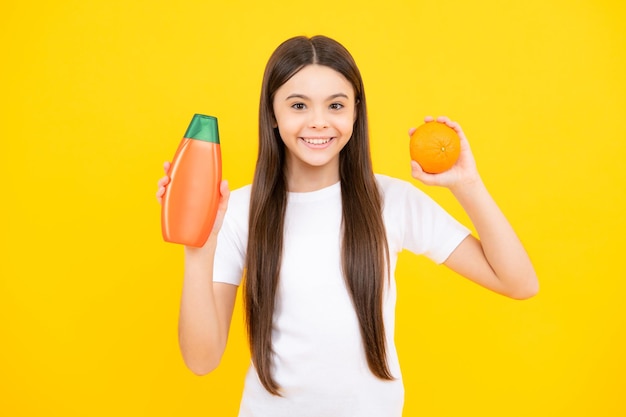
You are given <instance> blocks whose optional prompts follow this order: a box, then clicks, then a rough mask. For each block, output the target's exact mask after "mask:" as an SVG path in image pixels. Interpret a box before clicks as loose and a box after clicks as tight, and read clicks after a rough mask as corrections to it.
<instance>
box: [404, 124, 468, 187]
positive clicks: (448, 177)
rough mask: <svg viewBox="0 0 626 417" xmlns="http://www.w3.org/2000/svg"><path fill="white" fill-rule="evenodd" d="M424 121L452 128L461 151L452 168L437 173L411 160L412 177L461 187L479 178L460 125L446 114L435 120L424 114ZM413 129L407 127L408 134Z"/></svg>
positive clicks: (425, 182)
mask: <svg viewBox="0 0 626 417" xmlns="http://www.w3.org/2000/svg"><path fill="white" fill-rule="evenodd" d="M424 122H426V123H445V124H446V125H447V126H449V127H451V128H452V129H454V130H455V131H456V133H457V134H458V135H459V138H460V139H461V153H460V155H459V159H458V160H457V161H456V163H455V164H454V165H453V166H452V168H450V169H449V170H447V171H444V172H441V173H439V174H429V173H427V172H424V170H422V167H421V166H420V165H419V164H418V163H417V162H415V161H411V175H412V176H413V178H415V179H416V180H418V181H421V182H423V183H424V184H426V185H436V186H441V187H447V188H455V187H459V186H461V187H462V186H463V185H464V184H468V183H472V182H475V181H477V180H479V179H480V178H479V176H478V171H477V170H476V161H475V160H474V156H473V155H472V151H471V149H470V146H469V142H468V141H467V138H466V137H465V133H463V129H461V126H460V125H459V124H458V123H457V122H455V121H452V120H450V119H449V118H448V117H446V116H439V117H437V119H436V120H435V118H434V117H432V116H426V117H425V118H424ZM415 130H416V128H414V127H413V128H411V129H409V136H411V135H412V134H413V132H415Z"/></svg>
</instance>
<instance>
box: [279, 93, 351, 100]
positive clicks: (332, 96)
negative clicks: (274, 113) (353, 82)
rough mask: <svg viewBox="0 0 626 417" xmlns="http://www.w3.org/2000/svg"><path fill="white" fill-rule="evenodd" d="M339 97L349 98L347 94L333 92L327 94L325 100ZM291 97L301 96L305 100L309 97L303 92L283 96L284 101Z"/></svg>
mask: <svg viewBox="0 0 626 417" xmlns="http://www.w3.org/2000/svg"><path fill="white" fill-rule="evenodd" d="M339 97H342V98H345V99H349V97H348V95H347V94H344V93H336V94H333V95H331V96H329V97H328V98H327V99H326V100H334V99H336V98H339ZM293 98H301V99H305V100H308V99H309V97H307V96H305V95H304V94H297V93H295V94H290V95H288V96H287V98H285V101H287V100H290V99H293Z"/></svg>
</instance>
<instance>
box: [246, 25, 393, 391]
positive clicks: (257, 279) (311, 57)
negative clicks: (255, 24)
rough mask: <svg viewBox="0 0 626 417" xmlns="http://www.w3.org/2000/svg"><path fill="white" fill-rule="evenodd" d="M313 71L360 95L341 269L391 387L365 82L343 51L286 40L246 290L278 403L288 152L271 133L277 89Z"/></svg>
mask: <svg viewBox="0 0 626 417" xmlns="http://www.w3.org/2000/svg"><path fill="white" fill-rule="evenodd" d="M310 64H318V65H324V66H328V67H330V68H332V69H334V70H336V71H337V72H339V73H340V74H342V75H343V76H344V77H345V78H346V79H347V80H348V81H349V82H350V83H351V84H352V86H353V88H354V91H355V98H356V107H357V117H356V121H355V123H354V129H353V133H352V137H351V139H350V140H349V141H348V143H347V144H346V145H345V147H344V148H343V149H342V150H341V153H340V156H339V161H340V162H339V171H340V172H339V176H340V181H341V199H342V206H343V208H342V210H343V218H342V226H343V236H342V267H343V273H344V277H345V281H346V286H347V288H348V291H349V293H350V296H351V298H352V302H353V304H354V309H355V311H356V314H357V317H358V320H359V325H360V330H361V337H362V339H363V345H364V347H365V353H366V357H367V362H368V365H369V368H370V370H371V371H372V373H373V374H374V375H376V376H377V377H379V378H381V379H386V380H389V379H393V377H392V375H391V373H390V371H389V367H388V364H387V356H386V343H385V329H384V323H383V313H382V297H383V291H384V285H385V279H384V277H385V265H387V261H388V246H387V239H386V235H385V227H384V224H383V219H382V198H381V195H380V192H379V190H378V187H377V185H376V180H375V178H374V172H373V168H372V162H371V157H370V149H369V131H368V124H367V107H366V102H365V93H364V91H363V81H362V79H361V74H360V72H359V70H358V68H357V66H356V63H355V62H354V60H353V58H352V56H351V55H350V53H349V52H348V51H347V50H346V49H345V48H344V47H343V46H342V45H341V44H339V43H337V42H336V41H334V40H332V39H330V38H327V37H324V36H314V37H312V38H307V37H304V36H299V37H295V38H291V39H288V40H287V41H285V42H283V43H282V44H281V45H280V46H279V47H278V48H277V49H276V50H275V51H274V53H273V54H272V56H271V57H270V59H269V61H268V63H267V66H266V68H265V74H264V76H263V85H262V88H261V103H260V109H259V151H258V159H257V164H256V170H255V173H254V181H253V183H252V191H251V193H252V194H251V201H250V219H249V236H248V249H247V255H246V256H247V258H246V268H247V272H246V277H245V282H244V290H243V291H244V306H245V312H246V324H247V330H248V341H249V344H250V351H251V355H252V361H253V363H254V365H255V367H256V370H257V373H258V375H259V379H260V381H261V383H262V384H263V386H264V387H265V389H267V391H269V392H270V393H272V394H274V395H280V394H279V389H280V387H279V385H278V384H277V382H276V381H275V380H274V378H273V376H272V355H273V351H272V322H273V314H274V305H275V295H276V289H277V287H278V279H279V275H280V265H281V258H282V252H283V250H282V248H283V223H284V217H285V208H286V205H287V187H286V184H287V181H286V178H285V172H284V163H285V147H284V144H283V142H282V140H281V138H280V136H279V133H278V129H277V128H275V127H274V126H275V122H274V120H275V119H274V113H273V100H274V94H275V92H276V90H277V89H278V88H279V87H280V86H282V85H283V84H284V83H285V82H286V81H287V80H289V79H290V78H291V77H292V76H293V75H294V74H295V73H296V72H298V71H299V70H301V69H302V68H303V67H304V66H306V65H310Z"/></svg>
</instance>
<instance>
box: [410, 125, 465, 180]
mask: <svg viewBox="0 0 626 417" xmlns="http://www.w3.org/2000/svg"><path fill="white" fill-rule="evenodd" d="M409 145H410V153H411V159H412V160H414V161H416V162H417V163H418V164H420V166H421V167H422V169H423V170H424V171H425V172H428V173H431V174H438V173H440V172H444V171H447V170H448V169H450V168H452V166H453V165H454V164H455V163H456V160H457V159H459V154H460V152H461V139H460V138H459V135H458V134H457V133H456V132H455V131H454V129H452V128H451V127H448V126H446V125H445V124H444V123H439V122H428V123H424V124H423V125H421V126H420V127H418V128H417V129H416V130H415V132H413V134H412V135H411V140H410V142H409Z"/></svg>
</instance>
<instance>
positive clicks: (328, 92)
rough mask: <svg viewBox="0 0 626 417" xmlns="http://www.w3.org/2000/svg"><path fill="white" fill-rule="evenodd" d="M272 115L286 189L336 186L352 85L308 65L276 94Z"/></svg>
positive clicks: (348, 130) (352, 114)
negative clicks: (282, 148)
mask: <svg viewBox="0 0 626 417" xmlns="http://www.w3.org/2000/svg"><path fill="white" fill-rule="evenodd" d="M273 110H274V117H275V119H276V124H277V127H278V131H279V133H280V137H281V139H282V141H283V143H284V144H285V155H286V160H285V161H286V177H287V182H288V184H289V185H288V187H289V190H290V191H310V189H311V188H313V189H316V188H321V187H324V186H328V185H332V184H334V183H336V182H337V181H339V152H340V151H341V150H342V149H343V147H344V146H345V145H346V143H348V141H349V140H350V137H351V136H352V129H353V126H354V121H355V118H356V104H355V93H354V88H353V87H352V84H350V82H349V81H348V80H347V79H346V78H345V77H344V76H343V75H341V74H340V73H339V72H337V71H335V70H334V69H332V68H330V67H327V66H323V65H307V66H305V67H304V68H302V69H301V70H300V71H298V72H297V73H296V74H295V75H294V76H293V77H291V78H290V79H289V80H288V81H287V82H286V83H285V84H283V85H282V86H281V87H280V88H278V90H276V93H275V95H274V102H273Z"/></svg>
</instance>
